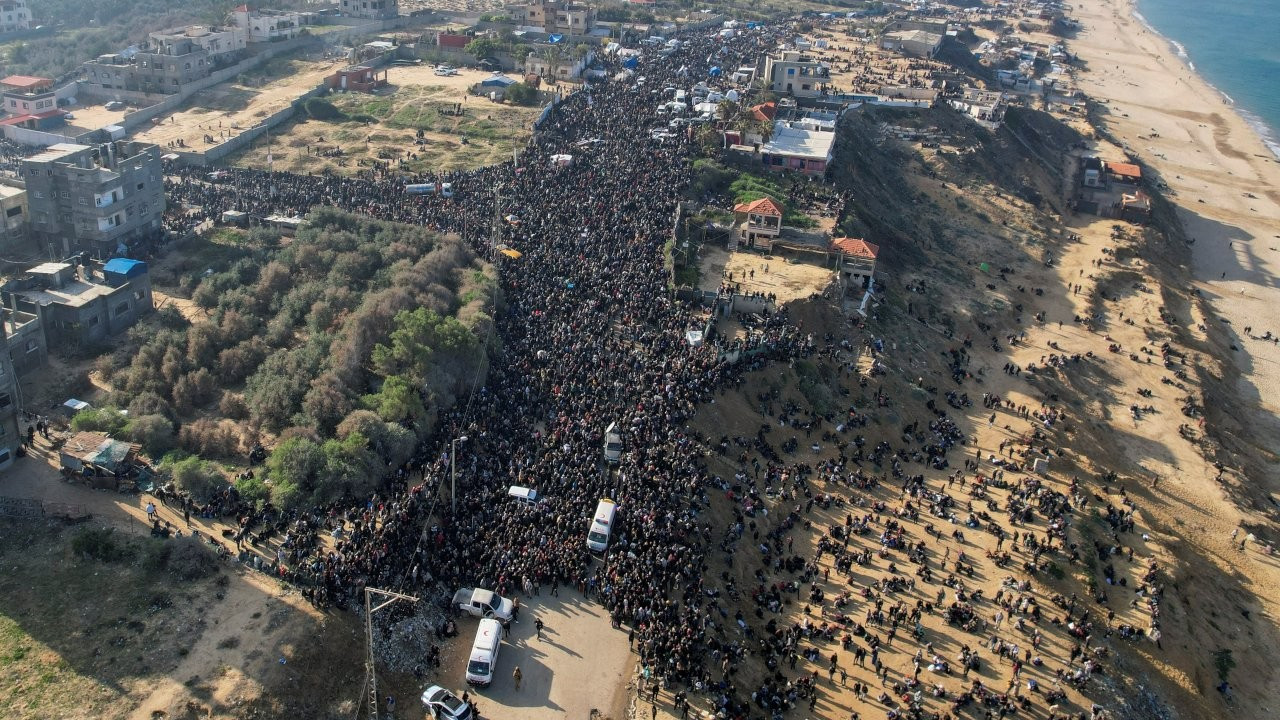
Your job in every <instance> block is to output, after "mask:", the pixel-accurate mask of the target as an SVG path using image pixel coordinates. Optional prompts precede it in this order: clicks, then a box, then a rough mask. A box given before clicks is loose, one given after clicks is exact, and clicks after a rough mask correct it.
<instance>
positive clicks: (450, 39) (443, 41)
mask: <svg viewBox="0 0 1280 720" xmlns="http://www.w3.org/2000/svg"><path fill="white" fill-rule="evenodd" d="M436 42H437V44H439V45H440V47H447V48H464V47H466V46H467V43H469V42H471V38H470V37H468V36H466V35H455V34H453V33H440V34H439V35H437V36H436Z"/></svg>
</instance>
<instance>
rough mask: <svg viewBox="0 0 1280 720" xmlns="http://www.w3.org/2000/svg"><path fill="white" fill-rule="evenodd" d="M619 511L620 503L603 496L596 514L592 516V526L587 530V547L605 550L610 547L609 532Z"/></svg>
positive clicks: (598, 550) (597, 550) (597, 506)
mask: <svg viewBox="0 0 1280 720" xmlns="http://www.w3.org/2000/svg"><path fill="white" fill-rule="evenodd" d="M617 512H618V505H617V503H615V502H614V501H612V500H610V499H609V498H603V499H601V500H600V503H599V504H598V505H596V514H595V516H594V517H592V518H591V527H590V529H588V530H587V549H588V550H595V551H596V552H604V549H605V548H607V547H609V533H610V532H612V530H613V518H614V515H616V514H617Z"/></svg>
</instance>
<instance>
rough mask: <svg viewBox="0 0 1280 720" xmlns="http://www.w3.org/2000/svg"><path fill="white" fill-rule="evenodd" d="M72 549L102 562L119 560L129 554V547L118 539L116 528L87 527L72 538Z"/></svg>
mask: <svg viewBox="0 0 1280 720" xmlns="http://www.w3.org/2000/svg"><path fill="white" fill-rule="evenodd" d="M71 551H72V552H74V553H75V554H76V555H79V556H80V557H84V558H90V559H93V560H98V561H100V562H117V561H120V560H124V559H125V558H127V557H128V556H129V552H128V548H127V547H126V546H125V545H123V544H122V543H119V542H117V541H116V538H115V528H85V529H84V530H81V531H80V532H78V533H76V535H75V537H73V538H71Z"/></svg>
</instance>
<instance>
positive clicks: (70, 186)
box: [21, 141, 165, 258]
mask: <svg viewBox="0 0 1280 720" xmlns="http://www.w3.org/2000/svg"><path fill="white" fill-rule="evenodd" d="M21 173H22V179H23V180H25V181H26V184H27V208H28V213H29V218H30V232H31V235H32V237H33V238H34V239H35V240H36V241H37V243H38V244H39V245H40V246H41V247H46V246H52V247H53V248H55V249H56V250H59V251H60V252H61V254H62V255H64V256H66V255H70V254H71V253H72V252H77V251H87V252H88V253H90V254H91V255H92V256H94V257H98V258H105V257H110V256H112V255H116V254H120V253H121V248H122V247H123V248H126V249H127V248H128V247H129V246H130V245H131V244H134V243H139V242H146V241H149V240H152V239H154V238H155V237H158V236H159V235H160V233H161V232H162V230H163V227H162V223H161V217H162V216H163V214H164V208H165V199H164V183H163V180H162V177H161V168H160V150H159V148H158V147H156V146H155V145H151V144H147V143H139V142H132V141H115V142H110V143H106V144H103V145H94V146H89V145H76V144H73V143H59V144H57V145H52V146H50V147H49V148H48V149H47V150H45V151H44V152H42V153H39V154H38V155H34V156H32V157H29V158H26V159H25V160H23V161H22V164H21Z"/></svg>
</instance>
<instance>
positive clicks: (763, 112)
mask: <svg viewBox="0 0 1280 720" xmlns="http://www.w3.org/2000/svg"><path fill="white" fill-rule="evenodd" d="M777 114H778V103H774V102H767V103H762V104H760V105H756V106H755V107H753V108H751V117H753V118H755V119H756V120H773V116H774V115H777Z"/></svg>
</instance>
